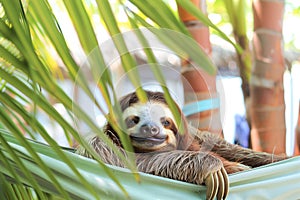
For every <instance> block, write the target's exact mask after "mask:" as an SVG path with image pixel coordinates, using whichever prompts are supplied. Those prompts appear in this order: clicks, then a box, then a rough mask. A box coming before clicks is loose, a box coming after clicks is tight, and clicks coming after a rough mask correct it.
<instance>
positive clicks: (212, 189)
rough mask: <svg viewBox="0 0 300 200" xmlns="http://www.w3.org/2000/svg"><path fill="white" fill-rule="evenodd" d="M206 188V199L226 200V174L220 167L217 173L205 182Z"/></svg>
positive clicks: (227, 184) (227, 186) (227, 183)
mask: <svg viewBox="0 0 300 200" xmlns="http://www.w3.org/2000/svg"><path fill="white" fill-rule="evenodd" d="M205 185H206V186H207V191H206V199H207V200H212V199H214V198H215V197H217V199H218V200H221V199H226V197H227V194H228V188H229V181H228V176H227V173H226V171H225V169H224V167H222V168H221V169H220V170H218V171H217V172H214V173H211V174H209V175H208V177H207V178H206V180H205Z"/></svg>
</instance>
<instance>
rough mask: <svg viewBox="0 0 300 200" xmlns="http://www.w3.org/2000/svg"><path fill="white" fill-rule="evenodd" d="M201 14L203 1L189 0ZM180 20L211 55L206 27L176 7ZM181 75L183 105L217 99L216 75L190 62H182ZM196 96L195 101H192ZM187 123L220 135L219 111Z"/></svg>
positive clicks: (204, 10) (190, 117)
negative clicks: (183, 94) (182, 78)
mask: <svg viewBox="0 0 300 200" xmlns="http://www.w3.org/2000/svg"><path fill="white" fill-rule="evenodd" d="M191 1H192V2H193V3H194V4H195V5H196V6H198V8H199V9H200V10H201V11H202V12H203V13H205V14H206V13H207V12H206V2H205V0H191ZM178 12H179V16H180V19H181V20H182V21H183V22H184V24H185V25H186V27H187V29H188V30H189V31H190V33H191V35H192V37H193V38H194V39H195V40H196V42H197V43H198V44H199V45H200V46H201V48H202V49H203V50H204V51H205V52H206V54H207V55H208V56H210V57H211V55H212V47H211V43H210V40H209V37H210V33H209V29H208V27H207V26H205V25H204V24H202V23H201V22H200V21H198V20H197V19H196V18H195V17H194V16H193V15H191V14H190V13H188V12H186V11H185V10H184V9H183V8H182V7H180V6H179V5H178ZM182 75H183V77H184V79H185V80H184V81H183V82H184V92H185V103H191V102H195V101H199V100H204V99H210V98H215V97H217V90H216V74H214V75H209V74H207V73H206V72H205V71H203V70H201V69H200V68H198V67H193V66H192V61H183V63H182ZM195 96H196V99H193V98H194V97H195ZM188 121H189V122H190V123H192V124H193V125H195V126H197V127H198V128H199V129H201V130H208V131H210V132H213V133H216V134H219V135H220V136H222V137H223V135H222V127H221V121H220V110H219V109H213V110H208V111H204V112H201V113H197V114H194V115H191V116H189V117H188Z"/></svg>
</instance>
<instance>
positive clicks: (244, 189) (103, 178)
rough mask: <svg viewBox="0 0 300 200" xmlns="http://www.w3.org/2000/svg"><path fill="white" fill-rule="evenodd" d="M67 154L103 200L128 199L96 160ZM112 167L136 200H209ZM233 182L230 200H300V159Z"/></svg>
mask: <svg viewBox="0 0 300 200" xmlns="http://www.w3.org/2000/svg"><path fill="white" fill-rule="evenodd" d="M2 134H3V133H2ZM3 136H4V137H5V138H6V139H7V141H8V143H9V144H10V145H11V147H12V148H14V149H15V150H17V151H20V152H22V153H24V156H22V157H20V159H21V160H22V162H23V163H24V165H25V166H26V168H28V169H29V170H30V171H32V173H34V174H35V178H36V179H37V180H39V182H40V183H44V184H45V185H49V184H51V181H50V180H49V177H47V176H46V175H45V173H44V172H43V170H42V169H40V168H39V166H38V165H37V164H36V163H34V162H32V161H31V159H30V154H29V153H28V152H27V150H26V149H25V148H24V147H22V146H21V145H20V144H19V142H18V141H17V140H15V139H14V138H13V137H12V136H11V135H9V134H3ZM32 146H33V148H34V149H35V150H36V152H37V153H38V154H39V155H40V157H41V159H42V160H43V161H44V162H45V164H46V165H47V166H48V167H49V168H51V169H52V170H53V172H54V173H57V174H61V175H62V176H61V177H60V178H59V180H58V181H59V182H60V183H61V184H63V185H64V189H65V190H66V191H71V192H72V193H74V192H75V193H76V192H78V196H79V197H81V198H83V199H94V198H93V196H92V195H91V194H90V192H89V191H88V190H86V191H85V190H84V187H83V185H82V183H81V182H80V180H78V179H74V174H73V172H72V171H71V170H70V168H69V167H68V166H67V165H66V164H65V163H64V162H63V161H61V160H60V159H57V155H55V153H53V152H52V150H51V148H50V147H49V146H46V145H43V144H39V143H35V142H32ZM4 153H5V152H4ZM65 153H66V154H67V156H68V158H69V159H70V160H72V161H73V163H74V164H75V167H76V168H77V169H78V170H79V171H80V172H81V174H82V175H83V176H84V177H85V178H86V179H87V180H88V182H89V184H90V185H91V186H92V187H93V188H95V190H96V191H97V194H98V195H99V197H101V199H124V193H123V192H122V191H121V189H120V188H119V187H118V186H117V184H116V183H115V182H114V181H113V180H112V179H111V178H110V177H109V176H108V175H107V174H106V173H105V172H104V170H102V168H101V167H100V166H99V164H98V163H96V161H95V160H92V159H88V158H85V157H82V156H79V155H77V154H74V153H71V152H68V151H65ZM26 155H27V156H26ZM16 167H17V166H16ZM109 167H110V168H111V169H112V172H113V174H114V175H115V176H116V177H117V178H118V179H119V181H120V183H121V184H122V185H123V187H124V188H125V189H126V191H127V192H128V194H129V196H130V199H132V200H135V199H136V200H140V199H143V200H153V199H162V200H177V199H180V200H181V199H184V200H194V199H195V200H196V199H205V194H206V187H205V186H199V185H194V184H190V183H185V182H181V181H175V180H172V179H167V178H163V177H158V176H154V175H149V174H144V173H140V178H141V181H140V182H137V181H136V180H135V178H134V176H133V174H132V173H131V172H130V171H129V170H127V169H124V168H119V167H115V166H109ZM0 172H1V173H2V174H5V175H7V176H11V174H10V173H9V171H7V170H6V169H5V168H3V166H2V167H1V168H0ZM23 181H24V183H25V184H29V185H30V182H26V180H23ZM229 181H230V188H229V195H228V198H227V199H233V200H239V199H241V200H242V199H243V200H245V199H253V200H257V199H259V200H263V199H292V200H294V199H295V200H296V199H300V157H294V158H290V159H288V160H284V161H280V162H277V163H273V164H269V165H265V166H263V167H259V168H255V169H252V170H249V171H244V172H240V173H237V174H233V175H229ZM77 189H78V190H77ZM0 192H1V188H0Z"/></svg>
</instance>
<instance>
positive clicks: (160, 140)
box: [130, 136, 166, 144]
mask: <svg viewBox="0 0 300 200" xmlns="http://www.w3.org/2000/svg"><path fill="white" fill-rule="evenodd" d="M130 138H131V139H132V140H134V141H136V142H138V143H145V142H151V143H156V144H161V143H163V142H164V141H166V138H158V137H146V138H145V137H135V136H130Z"/></svg>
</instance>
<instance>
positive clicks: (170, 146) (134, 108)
mask: <svg viewBox="0 0 300 200" xmlns="http://www.w3.org/2000/svg"><path fill="white" fill-rule="evenodd" d="M123 119H124V120H125V123H126V125H127V128H128V132H129V136H130V139H131V142H132V145H133V147H134V149H135V152H151V151H170V150H174V149H176V146H177V142H176V141H177V140H176V134H177V130H178V128H177V126H176V124H175V123H174V122H175V120H174V116H173V114H172V112H171V110H170V109H169V108H168V107H167V105H165V104H163V103H160V102H155V101H149V102H147V103H140V102H137V103H134V104H132V105H131V106H129V107H128V108H126V109H125V110H124V112H123Z"/></svg>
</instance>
